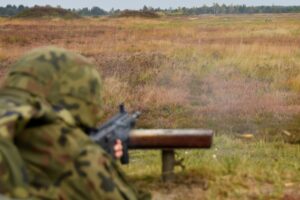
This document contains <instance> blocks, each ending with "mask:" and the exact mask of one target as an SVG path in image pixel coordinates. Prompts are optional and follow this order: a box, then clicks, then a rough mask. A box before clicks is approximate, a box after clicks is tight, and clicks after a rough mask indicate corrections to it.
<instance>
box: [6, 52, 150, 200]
mask: <svg viewBox="0 0 300 200" xmlns="http://www.w3.org/2000/svg"><path fill="white" fill-rule="evenodd" d="M100 91H101V81H100V78H99V75H98V72H97V71H96V70H95V69H94V67H93V66H92V65H91V64H90V63H89V62H88V61H87V60H86V59H85V58H83V57H82V56H80V55H77V54H74V53H70V52H67V51H65V50H63V49H58V48H54V47H47V48H42V49H36V50H34V51H32V52H30V53H29V54H28V55H26V56H24V57H23V58H21V59H20V60H19V61H18V62H17V63H16V64H14V65H13V66H12V67H11V70H10V72H9V73H8V75H7V77H6V78H5V80H4V84H3V88H2V89H1V90H0V193H1V194H2V195H4V196H5V197H6V198H14V199H27V200H29V199H34V200H35V199H57V200H67V199H68V200H69V199H72V200H82V199H91V200H93V199H104V200H106V199H107V200H113V199H116V200H119V199H120V200H121V199H129V200H131V199H149V198H150V196H149V195H147V194H146V195H144V193H142V195H138V194H137V192H136V191H135V189H134V188H132V187H131V186H130V184H129V183H128V182H127V181H126V179H125V178H124V175H123V173H122V172H121V171H120V169H119V168H118V166H117V165H116V164H115V163H114V161H112V160H111V158H110V156H109V155H107V154H106V153H105V152H104V150H103V149H101V148H100V147H99V146H98V145H96V144H94V143H93V142H92V141H91V140H90V139H89V137H88V136H87V135H86V134H85V133H84V131H83V130H84V129H85V128H87V127H93V126H95V125H96V124H97V122H98V120H99V118H100V116H101V96H100ZM0 198H2V197H0Z"/></svg>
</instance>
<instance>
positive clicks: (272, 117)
mask: <svg viewBox="0 0 300 200" xmlns="http://www.w3.org/2000/svg"><path fill="white" fill-rule="evenodd" d="M266 19H272V20H266ZM299 19H300V15H296V14H295V15H251V16H246V15H243V16H241V15H239V16H201V17H194V18H188V17H178V18H168V17H167V18H160V19H149V18H143V19H141V18H106V17H104V18H97V19H95V18H93V19H78V20H62V19H59V18H55V19H49V20H47V21H46V20H43V21H41V20H32V19H30V20H29V19H28V20H20V19H1V18H0V30H1V31H0V77H3V75H4V74H5V72H6V71H7V69H8V67H9V64H11V63H12V62H14V61H15V60H16V59H17V58H18V57H19V56H21V55H22V54H24V53H25V52H27V51H28V50H30V49H32V48H35V47H40V46H45V45H55V46H59V47H64V48H67V49H70V50H73V51H76V52H78V53H81V54H83V55H85V56H86V57H88V58H89V59H90V60H91V61H92V62H94V63H95V65H96V67H97V69H98V70H99V72H100V73H101V74H102V76H103V81H104V91H103V98H104V109H103V110H104V116H103V120H104V119H106V118H107V117H109V116H111V115H112V114H113V113H114V112H117V105H118V104H119V103H121V102H125V103H126V105H127V106H128V107H129V109H140V110H141V111H142V113H143V114H142V117H141V118H140V120H139V126H141V127H143V128H186V127H189V128H194V127H195V128H197V127H201V128H213V129H215V130H216V131H217V133H231V134H233V135H235V134H241V133H251V134H254V135H255V137H254V138H260V139H261V138H263V140H258V141H257V142H247V141H243V140H242V139H240V138H238V139H236V138H234V136H229V137H227V136H226V137H225V136H224V135H221V136H218V137H216V138H215V141H214V143H215V146H214V148H213V149H212V150H210V151H191V152H190V151H183V152H180V153H181V154H182V155H183V157H185V158H186V161H185V162H186V163H187V165H188V167H192V168H194V169H195V170H196V172H195V174H192V175H189V174H188V175H187V176H186V175H180V176H179V181H180V182H182V183H183V184H182V185H180V184H171V185H165V184H162V183H161V182H160V181H159V180H158V174H159V164H160V158H159V153H158V152H154V153H153V152H136V153H134V154H133V156H132V161H133V162H132V163H131V164H130V165H129V166H128V168H127V170H126V171H128V172H129V175H130V176H133V177H134V180H136V181H137V184H141V187H143V188H148V189H150V190H152V191H153V194H154V197H155V199H180V200H181V199H183V198H185V197H187V198H190V199H197V197H198V196H197V195H201V198H202V195H203V199H230V200H231V199H298V196H299V194H298V192H297V191H299V187H300V184H299V182H300V180H299V177H300V176H299V164H298V163H299V155H300V153H299V148H298V146H296V145H288V144H284V143H283V142H281V141H280V140H279V141H277V139H278V137H280V134H282V133H284V134H285V135H286V136H288V135H292V137H290V136H289V137H290V138H292V139H293V141H297V140H299V137H298V136H299V128H298V127H299V124H300V121H299V119H300V117H299V111H300V96H299V91H300V78H299V77H300V48H299V47H300V43H299V41H300V20H299ZM270 134H271V135H273V134H274V135H275V136H276V137H274V138H273V140H275V142H272V143H271V142H270V143H268V142H266V141H265V140H264V139H265V138H267V137H266V135H270ZM297 137H298V138H297ZM280 139H281V138H280ZM145 155H147V156H145ZM141 166H145V167H141ZM194 175H195V176H194ZM191 176H192V177H191ZM147 177H148V178H149V179H150V181H149V180H147ZM149 182H151V183H149ZM171 188H175V189H171ZM170 191H172V193H171V192H170ZM193 197H195V198H193ZM199 198H200V197H199Z"/></svg>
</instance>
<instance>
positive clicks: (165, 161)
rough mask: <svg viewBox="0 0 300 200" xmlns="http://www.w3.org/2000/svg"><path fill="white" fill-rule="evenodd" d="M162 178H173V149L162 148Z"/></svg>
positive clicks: (168, 179) (170, 179)
mask: <svg viewBox="0 0 300 200" xmlns="http://www.w3.org/2000/svg"><path fill="white" fill-rule="evenodd" d="M161 158H162V180H163V181H165V182H166V181H172V180H173V179H174V167H175V152H174V150H173V149H170V150H162V153H161Z"/></svg>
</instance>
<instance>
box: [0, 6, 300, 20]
mask: <svg viewBox="0 0 300 200" xmlns="http://www.w3.org/2000/svg"><path fill="white" fill-rule="evenodd" d="M48 7H50V6H48ZM29 8H30V7H26V6H23V5H19V6H15V5H7V6H5V7H0V16H7V17H11V16H15V15H17V14H19V13H20V12H22V11H24V10H26V9H29ZM68 10H69V11H72V12H75V13H77V14H79V15H81V16H102V15H117V14H119V13H120V12H122V10H119V9H117V10H114V9H111V10H110V11H105V10H104V9H102V8H99V7H93V8H82V9H68ZM140 11H153V12H160V13H165V14H167V15H201V14H252V13H299V12H300V6H246V5H224V4H223V5H219V4H217V3H216V4H213V5H212V6H206V5H204V6H202V7H193V8H186V7H180V8H169V9H160V8H152V7H147V6H144V8H143V9H141V10H140Z"/></svg>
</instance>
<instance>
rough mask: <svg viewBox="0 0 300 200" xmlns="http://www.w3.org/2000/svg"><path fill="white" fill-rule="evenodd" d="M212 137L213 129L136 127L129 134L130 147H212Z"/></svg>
mask: <svg viewBox="0 0 300 200" xmlns="http://www.w3.org/2000/svg"><path fill="white" fill-rule="evenodd" d="M212 138H213V131H212V130H205V129H135V130H132V131H131V132H130V134H129V148H130V149H190V148H210V147H211V145H212Z"/></svg>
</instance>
